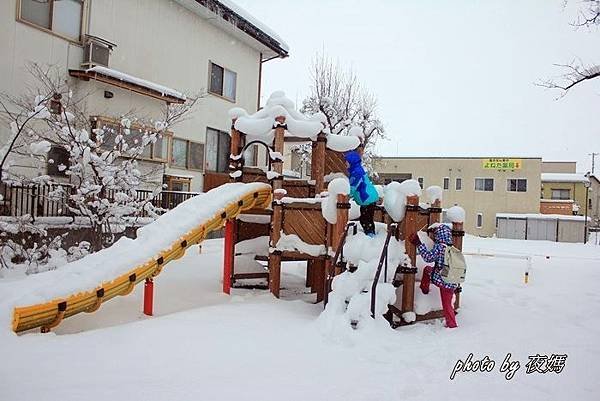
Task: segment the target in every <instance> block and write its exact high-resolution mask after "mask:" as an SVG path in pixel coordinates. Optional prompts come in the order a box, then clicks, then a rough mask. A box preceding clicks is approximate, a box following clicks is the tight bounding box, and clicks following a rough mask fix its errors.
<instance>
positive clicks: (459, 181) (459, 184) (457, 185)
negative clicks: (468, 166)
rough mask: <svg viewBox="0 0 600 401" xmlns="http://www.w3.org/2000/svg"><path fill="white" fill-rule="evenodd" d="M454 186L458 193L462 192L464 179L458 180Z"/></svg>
mask: <svg viewBox="0 0 600 401" xmlns="http://www.w3.org/2000/svg"><path fill="white" fill-rule="evenodd" d="M454 185H455V187H456V190H457V191H462V178H457V179H456V183H455V184H454Z"/></svg>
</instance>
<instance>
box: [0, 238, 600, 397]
mask: <svg viewBox="0 0 600 401" xmlns="http://www.w3.org/2000/svg"><path fill="white" fill-rule="evenodd" d="M364 248H365V252H371V250H370V248H369V247H364ZM221 249H222V242H221V241H220V240H211V241H208V242H206V243H204V244H203V246H202V254H199V253H198V247H192V248H190V250H189V251H188V253H187V254H186V256H184V257H183V258H182V259H180V260H178V261H175V262H172V263H171V264H169V268H168V269H165V270H164V271H163V273H162V274H161V275H160V276H158V277H157V278H156V281H155V282H156V284H155V288H156V293H155V316H154V317H146V316H144V315H142V313H141V307H142V291H143V290H142V288H141V287H138V288H136V290H135V292H134V293H133V294H132V295H130V296H128V297H119V298H116V299H114V300H111V301H110V302H108V303H107V304H106V305H103V306H102V308H101V309H100V310H99V311H98V312H97V313H95V314H80V315H77V316H74V317H72V318H69V319H67V320H65V321H64V322H63V323H62V324H61V325H60V326H59V327H58V328H57V329H56V330H55V332H54V333H51V334H38V333H26V334H23V335H20V336H17V335H14V334H13V333H12V332H10V328H9V327H0V355H1V356H2V359H1V360H0V378H1V379H0V399H1V400H11V401H19V400H42V399H44V400H82V399H106V398H109V399H111V400H115V401H118V400H127V401H132V400H145V401H146V400H148V401H153V400H200V399H202V400H231V399H235V400H236V401H238V400H268V401H270V400H277V401H280V400H282V399H285V400H314V401H317V400H344V401H348V400H394V401H396V400H437V399H444V400H461V401H465V400H482V399H483V400H502V401H505V400H528V401H534V400H544V401H545V400H567V399H568V400H596V399H598V390H597V388H596V380H597V378H598V377H599V376H600V362H599V361H600V345H599V344H598V341H597V338H598V335H599V334H600V292H599V291H598V289H597V287H598V284H597V283H598V282H599V280H600V246H596V245H593V244H588V245H583V244H556V243H552V242H544V241H518V240H505V239H483V238H475V237H471V236H467V237H466V238H465V251H466V252H470V253H485V254H488V255H489V254H492V253H494V252H495V253H512V254H519V255H533V265H532V268H531V270H530V275H529V284H524V282H523V274H524V271H525V269H526V261H525V260H519V259H504V258H494V257H489V256H467V261H468V263H469V270H468V273H467V274H468V275H467V281H466V282H465V283H464V292H463V294H462V307H461V309H460V312H459V314H458V315H457V320H458V324H459V328H458V329H454V330H448V329H445V328H444V327H442V324H441V322H440V321H434V322H428V323H416V324H415V325H413V326H408V327H402V328H399V329H397V330H392V329H389V328H388V327H386V326H385V325H383V326H380V325H366V326H365V327H363V328H362V329H360V328H359V329H358V330H351V329H348V330H346V331H344V332H343V333H340V332H338V333H337V334H338V335H337V336H336V337H333V336H331V335H329V334H328V333H327V332H326V331H323V328H322V326H321V325H320V324H319V319H318V317H319V315H320V313H321V312H322V310H323V309H322V305H315V304H312V303H311V302H309V301H310V300H312V299H314V294H313V295H312V296H311V295H306V296H305V297H303V298H302V297H301V298H299V297H290V296H288V295H286V293H285V292H284V293H283V294H282V295H283V298H282V299H280V300H277V299H274V298H273V297H271V295H269V293H268V292H267V291H259V290H242V289H234V290H233V292H232V296H226V295H223V294H221V282H220V277H221V263H222V251H221ZM547 257H548V258H547ZM282 271H283V275H282V286H284V287H288V288H290V287H293V286H297V287H299V288H300V287H302V284H303V281H304V278H303V277H302V276H301V273H302V272H303V271H304V269H303V267H302V266H296V267H294V266H291V267H290V266H286V265H285V264H284V266H283V267H282ZM5 277H6V278H4V279H0V302H2V300H3V299H5V296H7V294H9V293H10V289H11V288H15V287H18V286H20V285H21V281H26V280H30V279H31V277H27V278H24V277H15V275H14V274H6V276H5ZM434 291H435V288H432V292H434ZM3 313H5V311H3ZM1 320H2V321H7V319H6V318H5V317H4V316H3V317H1ZM469 353H473V358H474V359H481V358H483V357H484V356H486V355H487V356H488V357H489V358H491V359H493V360H494V361H495V362H496V366H495V368H494V369H493V371H491V372H476V373H473V372H471V373H462V372H459V373H457V374H456V377H455V378H454V380H452V381H451V380H450V374H451V372H452V369H453V367H454V366H455V364H456V362H457V360H458V359H462V360H463V361H464V360H465V358H466V357H467V356H468V354H469ZM507 353H511V355H512V360H513V361H515V360H516V361H519V362H520V368H519V370H518V371H517V372H516V374H515V376H514V378H513V379H512V380H510V381H508V380H506V379H505V378H504V374H503V373H500V372H499V368H500V365H501V363H502V361H503V359H504V357H505V356H506V354H507ZM535 354H541V355H548V356H550V355H551V354H567V355H568V357H567V360H566V364H565V367H564V370H563V371H562V373H560V374H556V373H553V372H550V373H546V374H540V373H532V374H526V366H525V365H526V364H527V362H528V356H529V355H535Z"/></svg>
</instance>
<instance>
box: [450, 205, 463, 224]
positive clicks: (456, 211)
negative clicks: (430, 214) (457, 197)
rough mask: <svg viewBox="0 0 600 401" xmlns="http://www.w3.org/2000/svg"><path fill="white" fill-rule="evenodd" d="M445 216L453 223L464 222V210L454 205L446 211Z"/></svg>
mask: <svg viewBox="0 0 600 401" xmlns="http://www.w3.org/2000/svg"><path fill="white" fill-rule="evenodd" d="M446 216H447V217H448V219H450V221H451V222H453V223H464V222H465V209H463V208H462V207H460V206H458V205H455V206H452V207H451V208H450V209H448V210H447V211H446Z"/></svg>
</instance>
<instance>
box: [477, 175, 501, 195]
mask: <svg viewBox="0 0 600 401" xmlns="http://www.w3.org/2000/svg"><path fill="white" fill-rule="evenodd" d="M477 180H484V181H483V189H477ZM485 180H492V189H491V190H490V191H488V190H486V189H485ZM473 190H474V191H475V192H494V191H495V190H496V182H495V180H494V178H493V177H475V179H474V180H473Z"/></svg>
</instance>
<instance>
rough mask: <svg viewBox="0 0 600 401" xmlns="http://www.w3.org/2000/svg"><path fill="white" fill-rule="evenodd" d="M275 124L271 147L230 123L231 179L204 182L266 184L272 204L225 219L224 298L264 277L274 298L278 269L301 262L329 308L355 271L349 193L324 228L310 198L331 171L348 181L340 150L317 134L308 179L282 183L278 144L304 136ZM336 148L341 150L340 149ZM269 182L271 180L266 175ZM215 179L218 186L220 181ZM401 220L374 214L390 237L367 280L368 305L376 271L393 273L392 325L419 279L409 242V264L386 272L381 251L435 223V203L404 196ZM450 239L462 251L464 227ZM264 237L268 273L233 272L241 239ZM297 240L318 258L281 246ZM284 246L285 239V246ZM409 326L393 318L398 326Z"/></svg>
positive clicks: (409, 303) (409, 305)
mask: <svg viewBox="0 0 600 401" xmlns="http://www.w3.org/2000/svg"><path fill="white" fill-rule="evenodd" d="M275 121H276V123H275V124H274V125H273V132H274V135H273V140H272V142H269V143H267V142H260V141H256V140H251V139H250V136H249V135H247V134H245V133H244V132H241V131H240V130H238V129H236V119H235V118H234V119H233V120H232V126H231V158H230V173H229V174H228V175H223V174H222V175H221V176H220V177H214V176H213V177H207V178H206V180H205V183H207V182H208V183H213V185H219V184H220V183H223V182H225V181H231V182H244V183H249V182H256V181H259V182H268V183H269V184H271V186H272V188H273V203H272V207H271V209H270V210H248V211H245V212H244V213H243V214H242V216H240V217H242V218H241V219H236V220H230V221H229V222H228V223H227V225H226V228H225V260H224V273H223V274H224V291H225V292H226V293H229V291H230V287H231V286H233V287H235V286H238V285H240V283H241V282H244V281H245V280H247V279H257V278H262V279H267V280H268V287H269V290H270V292H271V293H272V294H273V295H274V296H275V297H279V296H280V290H281V288H282V285H283V286H285V283H282V282H281V264H282V262H285V261H306V264H307V266H306V286H307V287H310V289H311V292H312V293H316V302H321V301H325V302H327V295H328V292H329V291H330V289H331V282H332V279H333V277H334V276H335V275H337V274H340V273H341V272H343V271H345V270H346V269H350V270H351V271H352V268H353V266H348V264H347V262H346V261H345V259H344V256H343V246H344V243H345V241H346V239H347V238H348V236H351V235H353V234H356V232H357V225H358V223H357V222H351V221H349V209H350V203H349V200H348V196H347V195H337V199H336V206H337V221H336V222H335V224H330V223H329V222H328V221H327V220H326V219H325V218H324V217H323V213H322V210H321V208H322V206H321V205H322V204H321V202H320V199H317V198H316V196H318V195H319V194H321V193H322V192H323V191H325V190H326V184H327V183H326V177H328V176H331V175H332V173H337V174H344V175H346V174H347V173H346V163H345V159H344V152H343V151H337V150H334V149H331V148H330V147H328V139H329V138H330V137H331V136H329V135H326V134H325V133H323V132H321V133H319V134H318V135H317V136H316V139H309V141H310V143H311V146H312V158H311V180H301V179H286V178H284V176H283V160H282V156H281V155H283V153H284V144H285V143H286V142H306V141H307V139H306V138H298V137H294V136H291V135H289V133H288V132H287V131H286V130H287V126H286V117H285V116H283V115H282V116H278V117H276V119H275ZM257 142H260V144H261V145H262V146H263V147H265V148H266V149H267V154H268V155H269V163H268V166H267V168H266V169H260V168H256V167H248V166H245V165H244V164H245V163H244V157H243V155H244V152H245V151H246V149H248V146H249V145H251V144H255V143H257ZM357 145H358V147H356V148H352V149H347V150H354V149H356V150H358V151H362V149H361V146H360V142H357ZM338 148H339V147H338ZM269 176H270V177H269ZM219 181H220V182H219ZM407 203H408V206H407V210H406V216H405V218H404V220H403V221H401V222H393V221H392V219H391V218H390V216H388V215H387V213H386V211H385V209H384V207H383V206H382V205H378V206H377V209H376V213H375V219H376V221H379V222H382V223H386V224H387V225H388V239H387V241H386V246H384V249H383V250H382V253H381V258H380V262H379V266H378V270H377V275H376V277H374V282H373V290H372V295H373V304H374V302H375V301H374V298H375V290H376V283H377V282H378V280H379V278H380V276H381V273H382V270H385V271H384V272H383V273H384V274H383V277H384V280H385V277H387V276H388V274H387V270H388V268H393V269H395V272H396V274H395V279H394V280H393V283H394V285H395V286H396V287H400V286H401V287H402V296H401V300H399V301H398V303H397V304H396V305H390V310H389V312H388V314H387V315H386V317H387V318H388V320H390V323H392V322H393V320H394V315H395V316H396V317H397V318H399V319H401V317H402V314H404V313H405V312H413V311H414V309H415V308H414V302H415V286H416V278H415V275H416V273H417V269H416V267H415V266H416V258H417V255H416V249H415V246H414V245H412V244H411V243H410V242H409V241H406V242H405V246H406V253H407V255H408V256H409V258H410V265H408V264H405V265H402V266H388V258H387V247H388V244H389V240H390V238H391V237H392V236H396V238H397V239H399V240H404V238H405V237H408V236H409V235H410V234H411V233H414V232H416V231H418V230H421V229H422V228H423V227H427V226H429V225H431V224H433V223H438V222H440V217H441V214H442V209H441V207H440V203H439V201H436V203H434V204H433V205H432V206H431V207H429V208H422V207H420V206H419V198H418V197H417V196H412V197H409V198H408V202H407ZM251 215H261V216H265V215H267V216H268V219H264V221H263V222H262V223H257V222H256V219H252V218H250V219H244V218H243V217H244V216H251ZM452 233H453V239H454V244H455V246H456V247H457V248H459V249H462V237H463V235H464V232H463V231H462V223H460V224H459V223H454V225H453V231H452ZM265 236H268V237H269V251H268V254H264V255H260V254H257V255H256V256H255V259H256V260H259V261H266V262H268V269H267V270H263V271H258V272H251V273H248V272H236V267H235V260H236V244H239V243H240V242H242V241H247V240H251V239H255V238H258V237H265ZM283 236H285V237H289V236H296V237H297V238H298V239H299V240H300V241H301V243H303V244H307V245H309V246H320V249H322V252H321V253H320V254H314V253H307V252H306V251H303V250H302V249H290V248H289V247H287V246H285V245H283V246H282V241H281V239H282V237H283ZM283 242H285V241H283ZM459 300H460V288H459V289H458V290H457V293H456V301H455V308H456V309H458V307H459V303H460V301H459ZM442 316H443V313H442V311H441V310H440V311H434V312H430V313H427V314H425V315H420V316H419V315H417V317H416V320H417V321H420V320H426V319H432V318H438V317H442ZM408 323H411V322H405V321H403V320H402V321H400V323H398V322H397V320H396V323H394V324H396V325H399V324H408Z"/></svg>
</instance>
